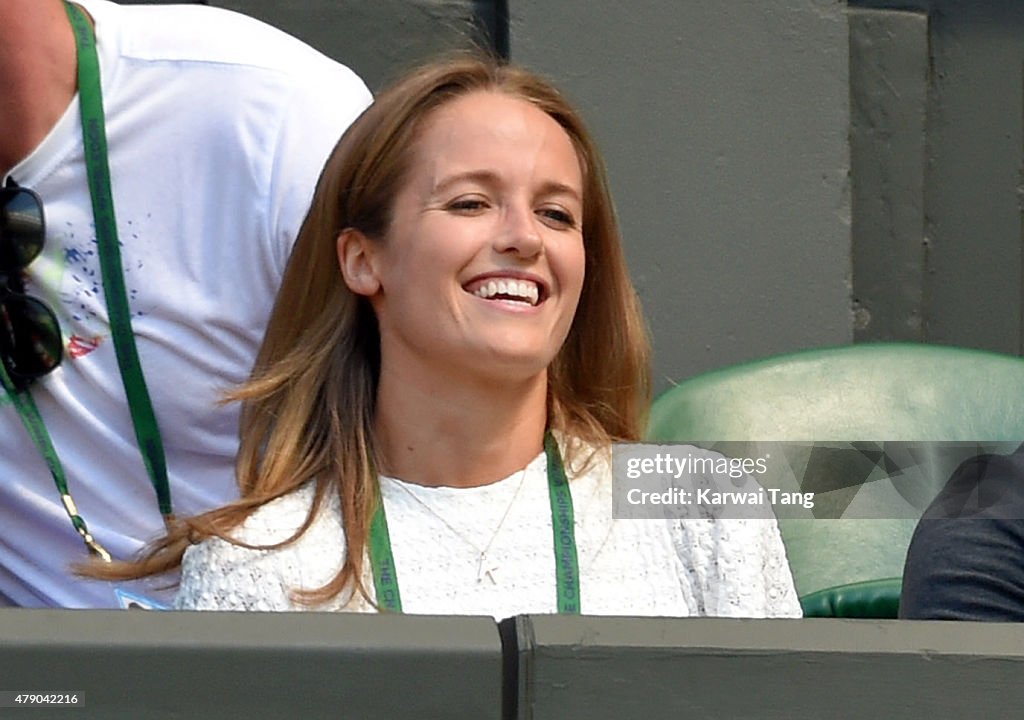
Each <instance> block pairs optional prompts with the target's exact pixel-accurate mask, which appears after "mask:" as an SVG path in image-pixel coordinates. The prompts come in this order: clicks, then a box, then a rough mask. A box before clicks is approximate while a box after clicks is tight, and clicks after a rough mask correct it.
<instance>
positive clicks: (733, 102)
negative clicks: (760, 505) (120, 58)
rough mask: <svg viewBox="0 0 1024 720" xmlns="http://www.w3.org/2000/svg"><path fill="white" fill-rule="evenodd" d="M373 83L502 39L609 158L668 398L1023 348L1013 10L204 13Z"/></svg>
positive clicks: (520, 1) (545, 8)
mask: <svg viewBox="0 0 1024 720" xmlns="http://www.w3.org/2000/svg"><path fill="white" fill-rule="evenodd" d="M208 4H215V5H222V6H225V7H229V8H232V9H235V10H239V11H242V12H245V13H248V14H250V15H254V16H256V17H260V18H262V19H264V20H266V21H268V22H271V23H273V24H275V25H278V26H280V27H282V28H284V29H285V30H288V31H289V32H292V33H293V34H296V35H298V36H300V37H302V38H304V39H305V40H307V41H309V42H310V43H312V44H313V45H315V46H317V47H319V48H320V49H321V50H323V51H324V52H326V53H328V54H330V55H332V56H334V57H336V58H337V59H339V60H341V61H343V62H345V63H347V64H349V65H350V66H352V67H353V68H354V69H356V70H357V71H358V72H359V73H361V74H362V75H363V76H364V77H365V78H366V80H367V82H368V83H369V84H370V85H371V87H379V86H380V84H381V83H382V82H384V81H385V80H386V79H387V78H388V77H391V76H393V75H394V74H395V73H396V72H399V71H400V70H401V69H402V68H404V67H407V66H408V65H409V64H411V63H413V62H415V61H416V60H417V59H420V58H423V57H426V56H429V55H431V54H433V53H435V52H437V51H439V50H443V49H446V48H451V47H463V46H466V45H469V44H479V43H487V42H494V43H496V44H497V45H498V47H499V48H500V50H502V51H503V52H505V53H507V54H508V55H509V56H511V58H512V60H514V61H517V62H521V63H525V64H527V65H529V66H531V67H533V68H534V69H536V70H539V71H541V72H543V73H545V74H547V75H548V76H550V77H551V78H552V79H554V80H555V81H556V82H557V83H558V84H559V85H560V86H561V87H562V88H563V89H564V90H565V91H566V93H567V94H568V95H569V96H570V97H571V98H573V99H574V100H575V101H576V102H577V103H578V104H579V105H580V107H581V108H582V109H583V111H584V114H585V116H586V117H587V118H588V120H589V122H590V124H591V126H592V129H593V130H594V132H595V134H596V136H597V138H598V140H599V142H600V143H601V145H602V147H603V148H604V150H605V153H606V157H607V163H608V167H609V172H610V176H611V182H612V187H613V190H614V192H615V197H616V201H617V206H618V210H619V214H620V218H621V220H622V224H623V228H624V232H625V237H626V243H627V254H628V258H629V261H630V266H631V269H632V272H633V274H634V277H635V280H636V283H637V286H638V288H639V290H640V293H641V295H642V297H643V300H644V303H645V308H646V311H647V314H648V318H649V321H650V325H651V329H652V332H653V336H654V343H655V351H656V356H655V370H656V380H657V389H659V390H661V389H664V388H665V387H667V386H668V385H669V383H671V382H672V381H678V380H681V379H684V378H686V377H688V376H691V375H693V374H696V373H699V372H701V371H704V370H707V369H711V368H715V367H720V366H723V365H727V364H731V363H736V362H742V361H745V360H750V359H754V358H758V357H763V356H765V355H769V354H775V353H782V352H789V351H793V350H798V349H802V348H810V347H820V346H825V345H834V344H844V343H848V342H853V341H857V342H859V341H872V340H910V341H921V342H932V343H945V344H955V345H964V346H968V347H979V348H988V349H992V350H998V351H1002V352H1009V353H1014V354H1020V353H1021V351H1022V347H1024V337H1022V323H1024V316H1022V312H1021V302H1022V274H1024V265H1022V259H1021V244H1022V228H1021V198H1022V197H1024V192H1022V184H1021V154H1022V153H1021V150H1022V133H1021V119H1022V86H1024V72H1022V69H1024V3H1020V2H1019V1H1018V0H904V1H902V2H899V3H894V2H888V1H883V0H872V1H870V2H869V1H862V2H856V3H854V2H851V3H849V4H848V3H847V2H845V1H843V0H776V1H775V2H771V3H763V2H756V0H723V1H722V2H714V3H709V2H704V3H693V2H684V3H680V2H668V1H667V0H665V1H662V2H655V3H621V2H618V1H617V0H559V2H550V0H509V2H508V3H507V4H506V3H505V2H497V1H495V0H487V1H485V0H477V1H475V2H474V1H472V0H375V2H372V3H370V2H365V0H301V1H300V0H290V1H287V2H286V1H280V0H209V3H208Z"/></svg>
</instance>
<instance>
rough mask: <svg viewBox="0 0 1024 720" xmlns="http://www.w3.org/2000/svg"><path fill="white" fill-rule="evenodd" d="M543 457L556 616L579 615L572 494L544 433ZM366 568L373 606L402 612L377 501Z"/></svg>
mask: <svg viewBox="0 0 1024 720" xmlns="http://www.w3.org/2000/svg"><path fill="white" fill-rule="evenodd" d="M544 454H545V455H546V456H547V471H548V499H549V500H550V502H551V531H552V537H553V540H554V551H555V588H556V592H557V595H558V612H559V613H562V614H567V615H579V614H580V571H579V563H578V561H577V558H576V523H575V519H574V516H573V509H572V493H571V492H570V490H569V481H568V479H567V478H566V476H565V466H564V465H563V464H562V454H561V453H560V452H559V451H558V443H556V442H555V439H554V438H553V437H552V436H551V433H547V434H546V435H545V436H544ZM370 564H371V565H372V566H373V586H374V590H376V593H377V604H378V605H379V606H380V607H381V608H382V609H384V610H390V611H391V612H398V613H400V612H402V595H401V593H400V592H399V590H398V573H397V572H396V571H395V558H394V555H393V554H392V553H391V536H390V534H389V533H388V521H387V516H386V515H385V514H384V501H383V499H380V500H379V504H378V505H377V511H376V512H375V513H374V515H373V520H372V521H371V522H370Z"/></svg>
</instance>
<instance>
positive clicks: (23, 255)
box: [0, 188, 46, 272]
mask: <svg viewBox="0 0 1024 720" xmlns="http://www.w3.org/2000/svg"><path fill="white" fill-rule="evenodd" d="M45 236H46V227H45V224H44V222H43V202H42V200H40V199H39V196H38V195H36V194H35V193H34V192H32V191H31V190H28V189H26V188H2V189H0V271H7V272H9V271H11V270H20V269H22V268H25V267H28V264H29V263H30V262H32V261H33V260H35V258H36V256H37V255H38V254H39V253H40V251H42V249H43V238H44V237H45Z"/></svg>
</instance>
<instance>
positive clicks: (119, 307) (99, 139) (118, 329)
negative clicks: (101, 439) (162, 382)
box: [0, 2, 174, 562]
mask: <svg viewBox="0 0 1024 720" xmlns="http://www.w3.org/2000/svg"><path fill="white" fill-rule="evenodd" d="M64 8H65V10H66V11H67V14H68V18H69V19H70V20H71V27H72V29H73V30H74V35H75V45H76V47H77V50H78V97H79V105H80V109H81V116H82V142H83V144H84V146H85V164H86V172H87V175H88V178H89V195H90V196H91V198H92V212H93V220H94V222H95V225H96V239H97V243H98V246H99V256H100V273H101V276H102V279H103V292H104V298H105V299H106V303H107V313H108V315H109V317H110V328H111V335H112V337H113V341H114V350H115V353H116V355H117V364H118V368H119V369H120V372H121V382H122V383H123V385H124V389H125V395H126V396H127V399H128V407H129V409H130V411H131V417H132V425H133V426H134V428H135V437H136V440H137V442H138V445H139V450H140V451H141V453H142V459H143V462H144V464H145V466H146V472H147V473H148V474H149V477H150V480H151V481H152V483H153V488H154V489H155V490H156V496H157V504H158V506H159V508H160V513H161V515H163V517H164V521H165V522H166V523H170V522H171V521H172V520H173V517H174V516H173V511H172V506H171V492H170V486H169V484H168V482H167V463H166V460H165V459H164V448H163V442H162V440H161V439H160V431H159V429H158V427H157V424H156V415H155V413H154V412H153V404H152V402H151V401H150V399H149V391H148V390H147V389H146V381H145V378H144V377H143V374H142V366H141V364H140V363H139V354H138V350H137V349H136V347H135V336H134V334H133V333H132V327H131V310H130V308H129V306H128V295H127V291H126V289H125V282H124V273H123V270H122V265H121V252H120V249H119V241H118V238H117V222H116V219H115V216H114V199H113V193H112V192H111V187H110V168H109V165H108V162H107V138H106V128H105V123H104V117H103V97H102V92H101V89H100V68H99V58H98V56H97V53H96V38H95V35H94V34H93V31H92V26H91V25H90V24H89V20H88V18H87V17H86V15H85V13H84V11H83V10H82V9H81V8H79V7H78V6H76V5H72V4H71V3H68V2H65V3H64ZM40 222H41V207H40ZM26 264H27V263H26ZM24 297H27V296H24ZM40 304H41V303H40ZM51 315H52V313H51ZM58 362H59V360H58ZM5 365H6V363H0V381H2V383H3V385H4V388H5V390H6V391H7V394H8V395H9V396H10V397H11V400H12V402H13V403H14V406H15V408H16V409H17V411H18V414H19V415H20V416H21V419H22V423H23V424H24V425H25V428H26V430H28V433H29V435H30V436H31V438H32V441H33V443H34V444H35V445H36V448H37V449H38V450H39V452H40V454H41V455H42V456H43V459H44V460H45V461H46V464H47V466H48V467H49V470H50V474H51V475H53V479H54V482H55V483H56V485H57V490H58V492H59V493H60V496H61V502H63V504H64V509H65V510H66V511H67V514H68V516H69V517H70V518H71V524H72V525H73V526H74V528H75V530H76V531H77V532H78V534H79V535H80V536H81V538H82V541H83V542H84V543H85V545H86V547H87V548H88V549H89V551H90V552H91V553H93V554H94V555H97V556H98V557H100V558H101V559H103V560H106V561H107V562H109V561H110V560H111V556H110V553H109V552H107V550H106V549H105V548H104V547H103V546H102V545H101V544H100V543H99V542H98V541H97V540H96V539H95V538H94V537H93V536H92V534H91V533H90V532H89V529H88V527H87V526H86V523H85V520H83V519H82V517H81V516H80V515H79V514H78V509H77V507H76V506H75V502H74V500H73V499H72V497H71V494H70V492H69V490H68V486H67V479H66V477H65V475H64V469H63V466H62V465H61V463H60V459H59V457H58V456H57V453H56V451H55V450H54V447H53V442H52V440H51V439H50V434H49V432H48V431H47V430H46V426H45V425H44V423H43V420H42V416H41V415H40V414H39V410H38V409H37V407H36V404H35V402H34V401H33V400H32V396H31V395H30V394H29V393H28V392H26V391H24V390H23V389H20V388H22V387H23V385H21V384H20V383H16V382H15V380H14V379H12V377H11V374H10V373H9V372H8V369H7V368H5V367H4V366H5ZM54 367H55V365H54ZM50 369H52V368H50ZM39 374H42V373H39Z"/></svg>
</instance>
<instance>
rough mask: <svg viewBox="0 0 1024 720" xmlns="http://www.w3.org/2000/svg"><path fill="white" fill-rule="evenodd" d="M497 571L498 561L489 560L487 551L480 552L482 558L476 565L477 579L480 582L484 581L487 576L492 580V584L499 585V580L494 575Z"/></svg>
mask: <svg viewBox="0 0 1024 720" xmlns="http://www.w3.org/2000/svg"><path fill="white" fill-rule="evenodd" d="M497 572H498V563H496V562H491V561H490V560H488V558H487V553H486V552H482V553H480V560H479V562H478V563H477V566H476V581H477V582H478V583H479V582H483V580H484V577H485V576H486V577H487V579H488V580H490V581H491V584H492V585H497V584H498V581H497V579H496V578H495V577H494V575H495V573H497Z"/></svg>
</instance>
